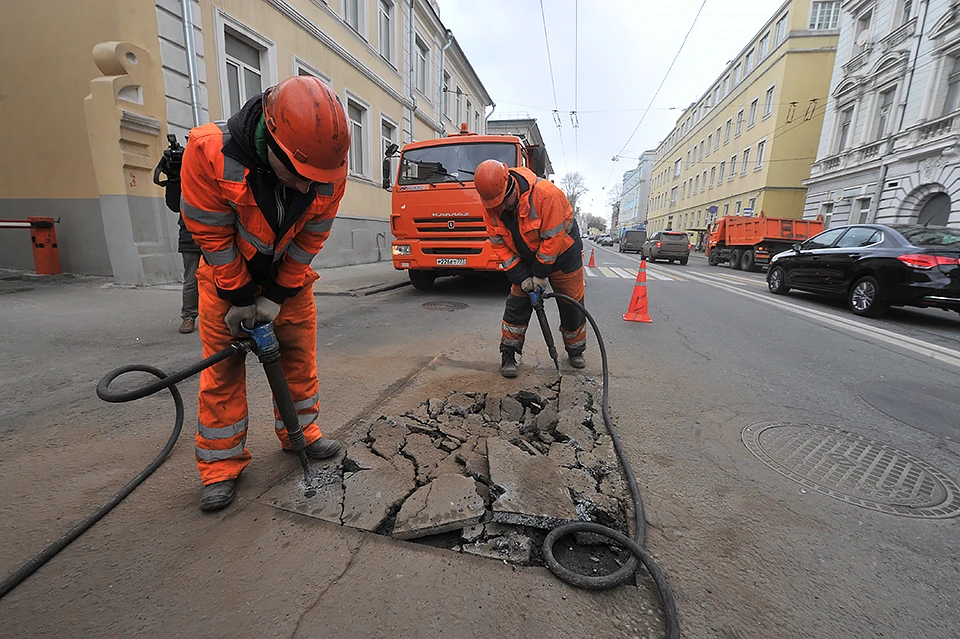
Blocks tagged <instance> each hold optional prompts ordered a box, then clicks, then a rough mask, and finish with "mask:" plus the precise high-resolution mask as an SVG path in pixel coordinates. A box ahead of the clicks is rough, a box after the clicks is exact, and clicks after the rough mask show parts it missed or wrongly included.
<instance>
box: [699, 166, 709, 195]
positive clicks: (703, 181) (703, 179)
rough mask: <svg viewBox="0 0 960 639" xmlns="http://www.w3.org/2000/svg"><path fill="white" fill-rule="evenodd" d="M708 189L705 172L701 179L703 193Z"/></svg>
mask: <svg viewBox="0 0 960 639" xmlns="http://www.w3.org/2000/svg"><path fill="white" fill-rule="evenodd" d="M706 190H707V172H706V171H704V172H703V177H702V178H701V179H700V192H701V193H703V192H704V191H706Z"/></svg>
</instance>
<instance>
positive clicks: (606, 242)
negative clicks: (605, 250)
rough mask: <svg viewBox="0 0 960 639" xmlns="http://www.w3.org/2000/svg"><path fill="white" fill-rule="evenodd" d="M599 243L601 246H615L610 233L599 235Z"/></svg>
mask: <svg viewBox="0 0 960 639" xmlns="http://www.w3.org/2000/svg"><path fill="white" fill-rule="evenodd" d="M597 244H599V245H600V246H613V238H612V237H610V236H609V235H598V236H597Z"/></svg>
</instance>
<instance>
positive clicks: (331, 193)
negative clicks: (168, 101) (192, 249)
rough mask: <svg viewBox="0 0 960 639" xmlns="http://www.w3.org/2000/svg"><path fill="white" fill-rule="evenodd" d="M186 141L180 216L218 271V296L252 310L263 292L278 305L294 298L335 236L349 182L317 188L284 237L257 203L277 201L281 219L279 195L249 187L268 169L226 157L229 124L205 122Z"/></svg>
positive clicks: (206, 259) (229, 138) (229, 156)
mask: <svg viewBox="0 0 960 639" xmlns="http://www.w3.org/2000/svg"><path fill="white" fill-rule="evenodd" d="M188 140H189V141H188V143H187V147H186V149H185V150H184V153H183V168H182V170H181V173H180V177H181V200H180V210H181V213H182V215H183V219H184V222H185V224H186V226H187V228H188V229H189V231H190V233H191V234H192V236H193V239H194V241H196V243H197V244H198V245H199V246H200V250H201V251H202V252H203V257H204V261H205V262H206V263H207V264H209V265H210V266H212V267H213V272H214V280H215V283H216V286H217V293H218V294H219V296H220V297H221V298H223V299H226V300H229V301H231V302H233V303H234V304H238V305H246V304H250V303H252V302H253V297H254V295H256V294H257V290H258V287H263V293H262V294H263V295H264V296H266V297H269V298H270V299H272V300H273V301H275V302H278V303H282V302H283V300H284V299H286V298H288V297H290V296H292V295H295V294H296V293H297V292H298V291H299V290H300V288H301V287H302V286H303V285H304V283H305V281H306V279H305V278H306V276H307V273H308V271H309V269H310V262H311V261H312V260H313V258H314V256H316V254H317V253H318V252H319V251H320V249H321V248H323V243H324V242H325V241H326V239H327V237H328V236H329V235H330V230H331V228H332V227H333V219H334V217H335V216H336V214H337V209H338V207H339V204H340V199H341V198H342V197H343V193H344V188H345V186H346V181H345V180H344V181H342V182H339V183H337V184H317V185H314V186H313V187H312V188H313V190H314V192H313V200H312V201H310V202H309V203H308V204H306V209H305V210H303V212H302V213H301V214H299V217H298V218H297V219H296V220H295V222H293V223H292V224H290V223H289V219H288V220H287V223H286V224H284V225H283V226H281V229H283V233H282V235H281V236H280V237H277V232H276V231H275V230H274V228H273V227H271V225H270V223H269V222H268V220H267V219H266V218H265V217H264V215H263V213H262V211H261V208H260V206H258V204H257V198H260V200H261V201H264V199H263V198H274V199H275V200H276V206H277V207H278V208H279V209H280V216H281V219H282V215H283V210H282V202H281V201H280V200H281V198H280V195H278V194H277V193H269V192H267V193H262V192H256V193H255V192H254V188H253V187H252V186H251V184H260V183H262V180H261V181H258V180H256V179H251V172H255V171H256V170H262V169H253V168H250V167H247V166H244V164H243V163H242V162H241V161H240V160H239V159H237V158H236V157H233V156H231V155H229V154H227V153H225V150H226V148H225V147H228V145H229V144H230V141H231V134H230V132H229V130H228V127H227V124H226V123H223V122H219V123H209V124H204V125H203V126H200V127H197V128H195V129H193V130H191V131H190V136H189V138H188ZM253 177H256V176H253ZM262 190H263V189H261V191H262ZM279 192H280V193H282V189H281V190H280V191H279ZM294 197H297V195H295V196H294ZM300 197H302V196H300ZM254 265H256V266H254Z"/></svg>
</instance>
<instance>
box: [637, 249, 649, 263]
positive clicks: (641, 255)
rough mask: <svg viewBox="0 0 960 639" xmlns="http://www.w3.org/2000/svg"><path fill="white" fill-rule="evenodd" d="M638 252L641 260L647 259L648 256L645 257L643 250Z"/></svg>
mask: <svg viewBox="0 0 960 639" xmlns="http://www.w3.org/2000/svg"><path fill="white" fill-rule="evenodd" d="M638 253H640V260H641V261H642V260H645V259H647V258H645V257H644V256H643V251H638Z"/></svg>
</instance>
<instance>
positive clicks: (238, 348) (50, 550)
mask: <svg viewBox="0 0 960 639" xmlns="http://www.w3.org/2000/svg"><path fill="white" fill-rule="evenodd" d="M244 350H245V348H244V345H243V343H240V342H235V343H233V344H231V345H230V346H229V347H228V348H225V349H223V350H222V351H220V352H219V353H215V354H213V355H211V356H210V357H208V358H206V359H204V360H202V361H200V362H198V363H197V364H194V365H193V366H189V367H187V368H185V369H183V370H182V371H178V372H176V373H174V374H172V375H167V374H166V373H164V372H163V371H162V370H160V369H159V368H154V367H153V366H147V365H145V364H131V365H129V366H121V367H120V368H115V369H113V370H112V371H110V372H109V373H107V374H106V375H104V376H103V378H102V379H101V380H100V383H99V384H97V396H98V397H99V398H100V399H102V400H104V401H106V402H111V403H122V402H130V401H133V400H136V399H141V398H143V397H147V396H148V395H153V394H154V393H156V392H159V391H162V390H163V389H168V390H169V391H170V394H171V395H173V403H174V405H175V406H176V413H177V414H176V418H175V419H174V424H173V431H172V432H171V433H170V437H169V438H167V443H166V444H164V446H163V449H162V450H161V451H160V453H159V454H157V456H156V457H155V458H154V460H153V461H152V462H150V464H148V465H147V467H146V468H144V469H143V470H142V471H140V473H138V474H137V476H136V477H134V478H133V479H131V480H130V481H129V482H127V484H126V485H125V486H124V487H123V488H121V489H120V492H118V493H117V494H116V495H114V496H113V497H111V498H110V501H108V502H107V503H105V504H104V505H102V506H100V508H97V509H96V510H95V511H94V512H93V513H91V514H90V515H89V516H88V517H87V518H86V519H84V520H83V521H81V522H80V523H78V524H77V525H76V526H74V527H73V528H71V529H70V530H68V531H67V532H66V533H64V534H63V535H62V536H61V537H60V538H59V539H57V540H56V541H55V542H53V543H52V544H50V545H49V546H47V547H46V548H45V549H44V550H43V551H42V552H41V553H40V554H38V555H37V556H36V557H34V558H33V559H31V560H30V561H28V562H27V563H25V564H24V565H23V566H21V567H20V568H19V569H17V571H16V572H14V573H13V574H12V575H10V576H9V577H7V578H6V579H4V580H3V581H2V582H0V599H2V598H3V597H5V596H6V595H7V593H9V592H10V591H11V590H13V589H14V588H16V587H17V586H19V585H20V584H21V583H22V582H23V580H24V579H26V578H27V577H29V576H30V575H32V574H33V573H34V572H36V571H37V569H39V568H40V566H42V565H43V564H45V563H47V562H48V561H50V560H51V559H52V558H53V557H54V556H55V555H56V554H57V553H58V552H60V551H61V550H63V549H64V548H66V547H67V546H69V545H70V544H71V543H72V542H73V541H74V540H75V539H76V538H77V537H79V536H80V535H82V534H83V533H85V532H86V531H87V530H88V529H89V528H90V527H91V526H93V525H94V524H95V523H97V522H98V521H100V520H101V519H103V517H104V516H105V515H106V514H107V513H108V512H110V511H111V510H113V507H114V506H116V505H117V504H119V503H120V502H121V501H123V500H124V499H126V497H127V495H129V494H130V493H132V492H133V490H134V489H135V488H136V487H137V486H139V485H140V484H142V483H143V481H144V480H145V479H146V478H147V477H149V476H150V475H151V474H152V473H153V471H155V470H156V469H157V468H159V467H160V464H162V463H163V462H164V460H166V458H167V456H168V455H169V454H170V451H171V450H173V445H174V444H176V443H177V439H178V438H179V437H180V431H181V430H183V397H182V396H181V395H180V391H179V389H177V387H176V384H177V382H181V381H183V380H185V379H186V378H188V377H190V376H192V375H196V374H197V373H199V372H200V371H202V370H203V369H205V368H209V367H210V366H213V365H214V364H216V363H218V362H221V361H223V360H225V359H227V358H229V357H232V356H233V355H236V354H237V353H242V352H244ZM132 372H143V373H150V374H151V375H155V376H156V377H158V378H159V379H158V380H157V381H155V382H151V383H150V384H147V385H146V386H143V387H141V388H138V389H134V390H132V391H126V392H120V393H118V392H114V391H111V390H110V388H109V387H110V383H111V382H112V381H113V380H115V379H116V378H117V377H119V376H120V375H123V374H125V373H132Z"/></svg>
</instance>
